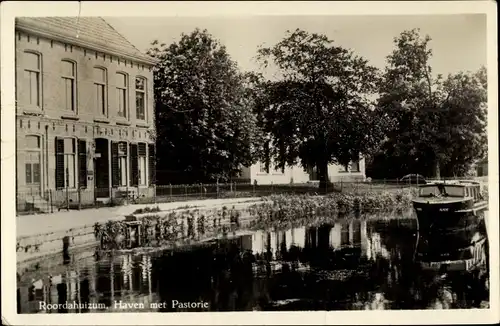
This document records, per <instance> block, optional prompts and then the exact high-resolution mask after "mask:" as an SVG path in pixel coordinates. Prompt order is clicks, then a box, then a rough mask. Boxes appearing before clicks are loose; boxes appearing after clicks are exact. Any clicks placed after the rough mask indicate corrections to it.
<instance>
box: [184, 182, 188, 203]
mask: <svg viewBox="0 0 500 326" xmlns="http://www.w3.org/2000/svg"><path fill="white" fill-rule="evenodd" d="M184 197H185V198H186V200H187V199H188V189H187V185H184Z"/></svg>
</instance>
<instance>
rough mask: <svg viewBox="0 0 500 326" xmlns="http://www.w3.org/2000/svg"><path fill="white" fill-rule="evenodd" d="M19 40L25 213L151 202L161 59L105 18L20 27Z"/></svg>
mask: <svg viewBox="0 0 500 326" xmlns="http://www.w3.org/2000/svg"><path fill="white" fill-rule="evenodd" d="M15 33H16V35H15V37H16V56H15V60H16V62H15V65H16V134H17V135H16V143H17V144H16V156H17V165H16V179H17V180H16V186H17V200H18V209H20V207H21V208H22V205H23V203H27V204H30V205H34V206H40V207H46V205H45V203H46V202H47V201H49V200H50V202H52V203H54V204H57V203H61V202H64V201H68V200H69V201H72V202H81V203H82V204H91V203H94V202H95V201H108V200H110V198H115V197H116V196H117V195H118V194H121V193H123V192H125V193H126V195H127V196H128V195H130V194H132V195H134V196H140V197H144V196H152V195H153V183H154V180H155V145H154V144H155V142H154V138H153V137H154V130H155V126H154V120H153V118H154V111H153V72H152V67H153V65H154V64H155V62H154V60H153V59H152V58H151V57H149V56H147V55H145V54H142V53H141V52H140V51H139V50H137V49H136V48H135V47H134V46H133V45H132V44H131V43H130V42H128V41H127V40H126V39H125V38H124V37H123V36H122V35H120V34H119V33H118V32H117V31H116V30H115V29H113V27H111V26H110V25H109V24H107V23H106V21H104V20H103V19H102V18H99V17H80V18H76V17H29V18H18V19H16V28H15ZM49 197H50V198H49Z"/></svg>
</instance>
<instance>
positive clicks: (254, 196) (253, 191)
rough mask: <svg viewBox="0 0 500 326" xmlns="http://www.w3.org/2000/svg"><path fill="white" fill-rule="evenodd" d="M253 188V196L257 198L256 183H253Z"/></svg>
mask: <svg viewBox="0 0 500 326" xmlns="http://www.w3.org/2000/svg"><path fill="white" fill-rule="evenodd" d="M252 188H253V189H252V190H253V196H254V197H255V182H254V183H253V185H252Z"/></svg>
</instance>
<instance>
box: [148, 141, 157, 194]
mask: <svg viewBox="0 0 500 326" xmlns="http://www.w3.org/2000/svg"><path fill="white" fill-rule="evenodd" d="M148 151H149V157H148V165H149V166H148V168H149V184H150V185H154V184H155V183H156V155H155V145H154V144H149V145H148Z"/></svg>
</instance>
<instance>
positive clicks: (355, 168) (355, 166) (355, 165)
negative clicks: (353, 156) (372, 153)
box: [351, 161, 359, 172]
mask: <svg viewBox="0 0 500 326" xmlns="http://www.w3.org/2000/svg"><path fill="white" fill-rule="evenodd" d="M351 172H359V161H356V162H351Z"/></svg>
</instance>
